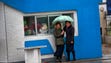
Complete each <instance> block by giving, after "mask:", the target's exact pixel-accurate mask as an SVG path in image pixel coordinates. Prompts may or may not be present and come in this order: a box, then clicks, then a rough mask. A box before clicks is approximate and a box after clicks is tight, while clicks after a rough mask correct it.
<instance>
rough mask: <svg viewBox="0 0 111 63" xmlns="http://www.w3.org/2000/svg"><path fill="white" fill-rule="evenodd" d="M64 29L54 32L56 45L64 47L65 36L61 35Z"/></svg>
mask: <svg viewBox="0 0 111 63" xmlns="http://www.w3.org/2000/svg"><path fill="white" fill-rule="evenodd" d="M61 32H62V29H55V30H54V37H55V44H56V45H63V44H64V39H63V37H64V35H61Z"/></svg>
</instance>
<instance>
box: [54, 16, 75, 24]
mask: <svg viewBox="0 0 111 63" xmlns="http://www.w3.org/2000/svg"><path fill="white" fill-rule="evenodd" d="M65 21H70V22H73V19H72V18H71V17H70V16H65V15H62V16H59V17H56V18H55V19H54V21H53V24H55V23H56V22H65Z"/></svg>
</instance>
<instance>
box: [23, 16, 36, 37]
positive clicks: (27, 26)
mask: <svg viewBox="0 0 111 63" xmlns="http://www.w3.org/2000/svg"><path fill="white" fill-rule="evenodd" d="M24 32H25V33H24V34H25V36H27V35H35V20H34V16H29V17H24Z"/></svg>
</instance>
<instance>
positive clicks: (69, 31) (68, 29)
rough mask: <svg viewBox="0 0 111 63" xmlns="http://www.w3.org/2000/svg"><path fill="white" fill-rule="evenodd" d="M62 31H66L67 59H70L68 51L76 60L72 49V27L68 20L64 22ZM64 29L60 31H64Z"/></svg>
mask: <svg viewBox="0 0 111 63" xmlns="http://www.w3.org/2000/svg"><path fill="white" fill-rule="evenodd" d="M64 31H65V32H66V52H67V56H68V61H70V53H72V55H73V60H76V59H75V51H74V27H73V26H72V24H71V22H70V21H66V22H65V27H64ZM64 31H63V32H62V33H64Z"/></svg>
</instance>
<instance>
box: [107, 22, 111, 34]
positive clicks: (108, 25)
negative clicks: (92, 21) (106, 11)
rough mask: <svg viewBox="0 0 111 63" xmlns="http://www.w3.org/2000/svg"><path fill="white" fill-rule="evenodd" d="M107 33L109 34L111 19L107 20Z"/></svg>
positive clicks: (110, 32) (110, 31)
mask: <svg viewBox="0 0 111 63" xmlns="http://www.w3.org/2000/svg"><path fill="white" fill-rule="evenodd" d="M107 35H111V20H107Z"/></svg>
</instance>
